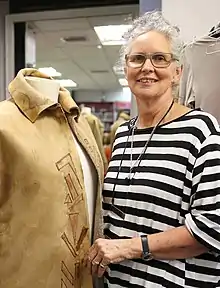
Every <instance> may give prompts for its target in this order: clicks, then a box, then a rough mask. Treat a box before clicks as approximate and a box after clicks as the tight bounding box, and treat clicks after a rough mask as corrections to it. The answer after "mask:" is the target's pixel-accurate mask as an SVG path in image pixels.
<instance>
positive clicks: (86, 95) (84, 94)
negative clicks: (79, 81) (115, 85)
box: [74, 88, 131, 102]
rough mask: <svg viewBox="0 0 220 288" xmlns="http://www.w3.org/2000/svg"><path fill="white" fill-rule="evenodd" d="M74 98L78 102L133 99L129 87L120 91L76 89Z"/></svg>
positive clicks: (125, 100)
mask: <svg viewBox="0 0 220 288" xmlns="http://www.w3.org/2000/svg"><path fill="white" fill-rule="evenodd" d="M74 99H75V101H76V102H99V101H102V100H104V101H106V102H115V101H124V102H129V101H131V91H130V89H129V88H124V89H123V90H119V91H112V92H103V93H102V92H101V91H83V90H79V91H75V93H74Z"/></svg>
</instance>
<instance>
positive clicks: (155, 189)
mask: <svg viewBox="0 0 220 288" xmlns="http://www.w3.org/2000/svg"><path fill="white" fill-rule="evenodd" d="M125 40H126V45H125V47H124V50H123V51H124V56H123V57H124V59H125V60H126V61H125V73H126V77H127V80H128V84H129V87H130V89H131V91H132V93H133V95H134V96H135V98H136V102H137V107H138V117H137V118H134V119H132V120H131V121H128V122H126V123H124V124H122V125H121V126H120V127H119V129H118V131H117V134H116V139H115V143H114V147H113V154H112V158H111V162H110V166H109V169H108V172H107V175H106V178H105V184H104V191H103V197H104V206H103V207H104V220H105V229H104V232H105V236H106V237H105V238H106V239H98V240H97V241H96V242H95V243H94V245H93V246H92V247H91V248H90V251H89V255H88V265H89V267H90V269H91V270H92V272H93V273H94V274H95V273H98V276H102V275H103V274H104V273H105V274H104V275H105V285H106V287H109V288H113V287H114V288H117V287H135V288H138V287H147V288H151V287H152V288H155V287H168V288H172V287H208V288H211V287H220V133H219V126H218V123H217V121H216V120H215V119H214V118H213V117H212V116H211V115H209V114H207V113H205V112H202V111H199V110H190V109H189V108H187V107H184V106H181V105H179V104H178V103H174V101H173V96H172V94H173V87H175V86H176V85H177V84H178V81H179V78H180V74H181V70H180V67H179V62H178V59H179V56H180V52H181V47H182V45H181V41H180V39H179V35H178V31H177V30H176V29H175V28H174V27H172V26H171V25H170V24H169V22H168V21H166V20H165V19H164V18H163V17H162V15H161V13H159V12H151V13H146V14H145V15H144V16H142V17H140V18H139V19H137V20H135V21H134V23H133V26H132V28H131V29H130V31H129V32H128V33H127V35H126V37H125ZM204 81H205V79H204Z"/></svg>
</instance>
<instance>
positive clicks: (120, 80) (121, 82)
mask: <svg viewBox="0 0 220 288" xmlns="http://www.w3.org/2000/svg"><path fill="white" fill-rule="evenodd" d="M118 82H119V83H120V84H121V86H123V87H127V86H128V81H127V79H125V78H120V79H118Z"/></svg>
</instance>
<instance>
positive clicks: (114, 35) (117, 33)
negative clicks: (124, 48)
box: [94, 25, 131, 45]
mask: <svg viewBox="0 0 220 288" xmlns="http://www.w3.org/2000/svg"><path fill="white" fill-rule="evenodd" d="M130 27H131V25H108V26H95V27H94V30H95V32H96V34H97V36H98V38H99V40H100V42H101V44H102V45H122V44H123V43H124V40H123V38H122V36H123V34H124V33H125V32H127V31H128V29H129V28H130Z"/></svg>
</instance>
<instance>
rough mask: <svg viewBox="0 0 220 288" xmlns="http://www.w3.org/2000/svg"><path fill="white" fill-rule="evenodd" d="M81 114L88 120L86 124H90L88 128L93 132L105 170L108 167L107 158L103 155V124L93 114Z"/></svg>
mask: <svg viewBox="0 0 220 288" xmlns="http://www.w3.org/2000/svg"><path fill="white" fill-rule="evenodd" d="M83 116H84V117H85V118H86V120H87V121H88V124H89V126H90V128H91V130H92V133H93V135H94V137H95V140H96V144H97V146H98V148H99V152H100V154H101V157H102V161H103V164H104V170H105V172H106V171H107V169H108V161H107V158H106V156H105V151H104V145H103V136H104V128H103V124H102V123H101V121H100V120H99V119H98V118H97V117H96V116H95V115H93V114H83Z"/></svg>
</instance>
